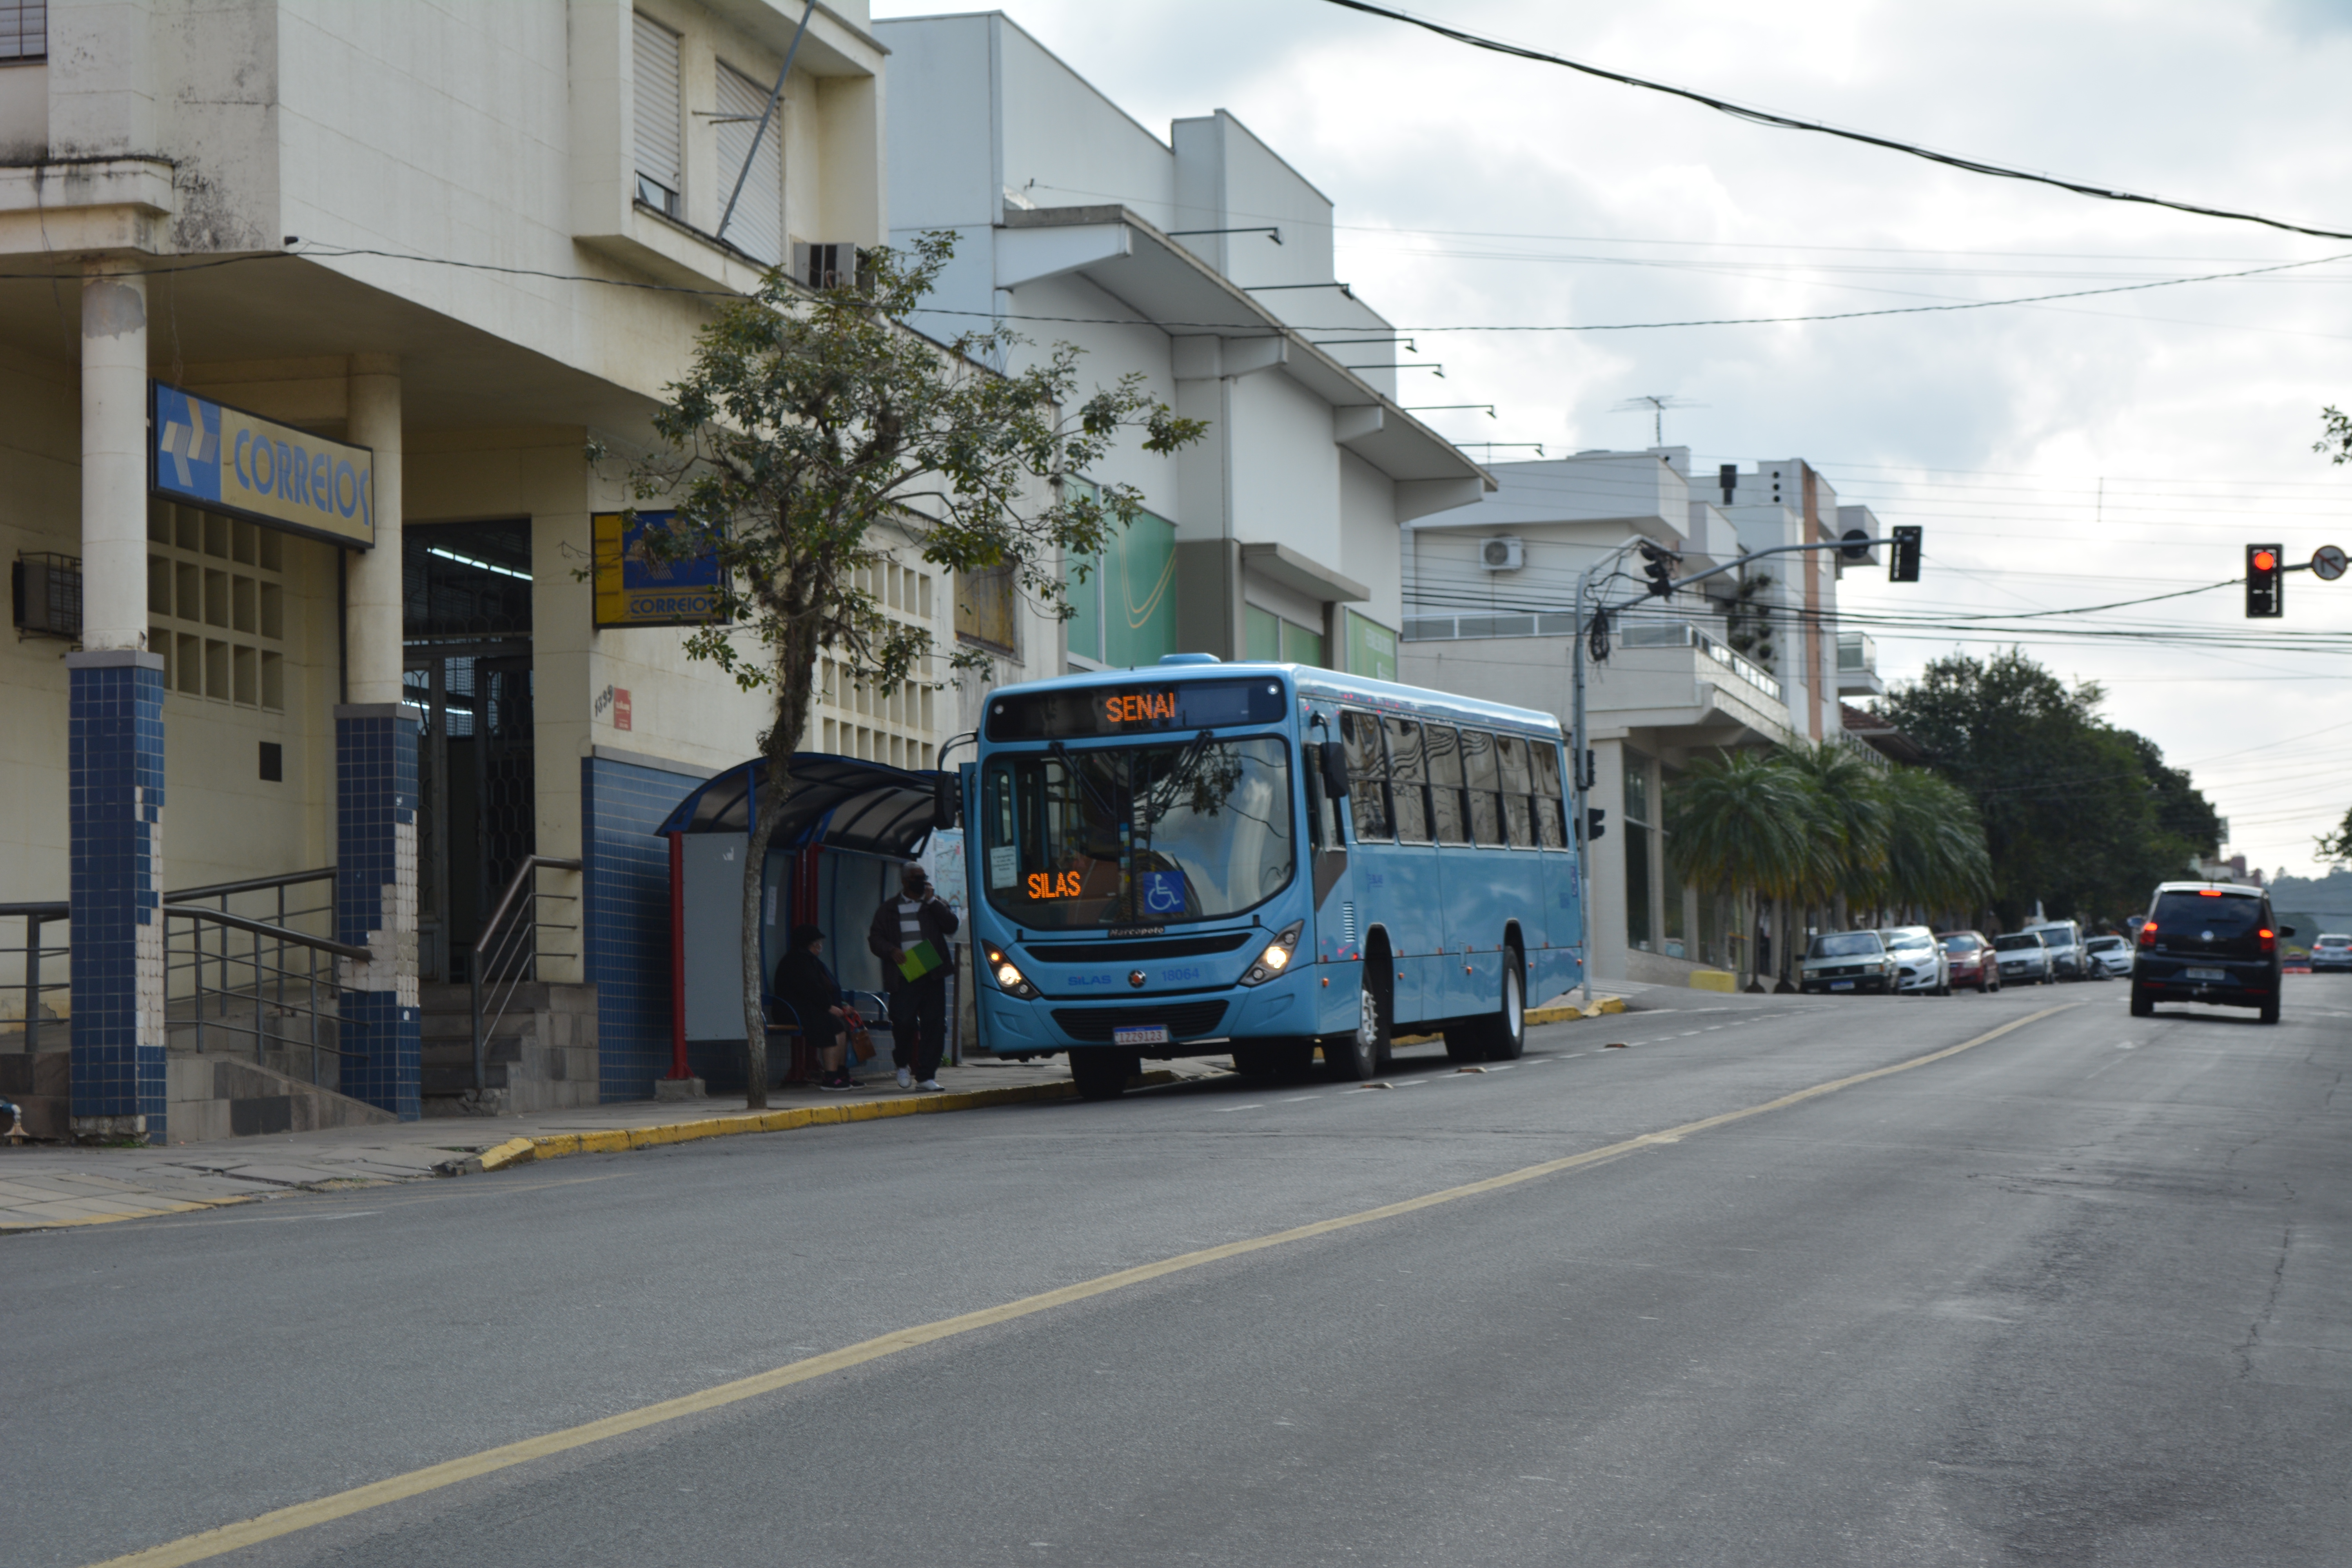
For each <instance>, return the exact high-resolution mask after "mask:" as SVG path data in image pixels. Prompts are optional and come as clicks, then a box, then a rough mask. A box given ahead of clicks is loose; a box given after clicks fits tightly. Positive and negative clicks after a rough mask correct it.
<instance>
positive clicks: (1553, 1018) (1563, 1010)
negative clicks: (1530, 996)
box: [1527, 1007, 1584, 1028]
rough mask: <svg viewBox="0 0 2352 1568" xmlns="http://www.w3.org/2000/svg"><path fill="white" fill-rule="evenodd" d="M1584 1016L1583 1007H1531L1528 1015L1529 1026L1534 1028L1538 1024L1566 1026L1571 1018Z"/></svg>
mask: <svg viewBox="0 0 2352 1568" xmlns="http://www.w3.org/2000/svg"><path fill="white" fill-rule="evenodd" d="M1583 1016H1584V1009H1583V1008H1581V1007H1530V1008H1528V1013H1527V1024H1528V1027H1529V1028H1533V1027H1535V1026H1537V1025H1538V1024H1565V1023H1567V1022H1568V1021H1569V1020H1570V1018H1581V1017H1583Z"/></svg>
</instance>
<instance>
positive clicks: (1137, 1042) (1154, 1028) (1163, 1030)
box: [1110, 1024, 1169, 1046]
mask: <svg viewBox="0 0 2352 1568" xmlns="http://www.w3.org/2000/svg"><path fill="white" fill-rule="evenodd" d="M1110 1043H1111V1044H1112V1045H1114V1046H1164V1045H1167V1044H1168V1043H1169V1040H1168V1026H1167V1025H1165V1024H1131V1025H1129V1026H1127V1027H1125V1028H1122V1029H1113V1030H1112V1031H1111V1032H1110Z"/></svg>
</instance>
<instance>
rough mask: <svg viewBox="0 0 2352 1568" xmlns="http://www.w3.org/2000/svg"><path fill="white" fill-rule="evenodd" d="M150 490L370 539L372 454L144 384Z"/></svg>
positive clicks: (289, 525) (364, 541) (321, 533)
mask: <svg viewBox="0 0 2352 1568" xmlns="http://www.w3.org/2000/svg"><path fill="white" fill-rule="evenodd" d="M147 429H148V449H147V455H148V476H149V479H148V482H149V488H150V489H152V490H153V492H154V493H155V494H156V495H159V496H162V497H163V498H164V499H165V500H177V501H185V502H187V503H189V504H190V505H192V506H201V507H205V508H206V509H208V510H213V511H220V512H226V513H227V514H229V515H230V516H232V517H241V518H245V519H247V521H252V522H257V523H259V524H261V525H262V526H263V527H264V528H276V529H282V530H284V531H287V532H289V533H307V534H309V535H310V536H311V537H313V538H316V539H323V540H326V541H328V542H331V543H334V544H341V545H345V546H349V547H353V548H357V549H360V550H367V549H371V548H373V546H374V544H375V454H374V453H373V452H371V451H370V450H368V448H366V447H353V446H351V445H349V444H347V443H345V442H341V441H330V440H328V439H326V438H325V437H322V436H314V435H312V434H311V433H310V431H307V430H298V429H296V428H295V427H294V426H290V425H280V424H278V422H277V421H276V420H273V419H264V418H262V417H261V416H259V415H257V414H247V412H246V411H245V410H244V409H242V408H231V407H229V406H228V405H226V404H224V403H215V402H213V401H212V400H211V399H209V398H204V397H198V396H197V395H195V394H194V393H192V392H183V391H181V390H180V389H179V388H178V387H176V386H166V385H165V384H163V383H162V382H160V381H157V382H150V383H149V384H148V421H147Z"/></svg>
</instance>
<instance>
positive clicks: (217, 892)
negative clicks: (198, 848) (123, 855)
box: [163, 866, 335, 904]
mask: <svg viewBox="0 0 2352 1568" xmlns="http://www.w3.org/2000/svg"><path fill="white" fill-rule="evenodd" d="M334 875H335V868H333V867H332V866H321V867H320V868H318V869H317V870H315V871H282V872H280V873H278V875H277V876H275V877H248V878H247V879H245V880H243V881H241V882H215V883H214V884H213V885H212V886H211V887H209V888H180V889H175V890H173V891H172V892H168V893H165V894H164V895H163V901H164V902H165V903H171V904H176V903H180V902H182V901H184V900H188V899H224V898H226V897H228V896H229V895H230V894H231V893H257V892H259V891H261V889H264V888H290V887H292V886H294V885H295V884H296V883H298V882H324V881H330V880H331V879H333V877H334Z"/></svg>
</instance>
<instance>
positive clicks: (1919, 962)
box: [1878, 926, 1952, 996]
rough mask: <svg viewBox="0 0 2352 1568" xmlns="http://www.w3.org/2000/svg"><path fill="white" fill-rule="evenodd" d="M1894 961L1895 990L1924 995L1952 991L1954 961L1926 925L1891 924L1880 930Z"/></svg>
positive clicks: (1948, 993) (1882, 939) (1882, 940)
mask: <svg viewBox="0 0 2352 1568" xmlns="http://www.w3.org/2000/svg"><path fill="white" fill-rule="evenodd" d="M1878 938H1879V940H1880V941H1881V942H1885V944H1886V952H1887V954H1888V956H1889V957H1891V958H1893V959H1894V960H1895V990H1896V991H1898V992H1910V993H1913V994H1918V995H1923V996H1949V995H1950V994H1952V971H1951V961H1950V960H1949V959H1948V958H1946V957H1945V956H1944V950H1943V947H1942V945H1941V944H1939V943H1938V942H1937V941H1936V933H1935V932H1934V931H1929V930H1928V929H1927V927H1926V926H1889V927H1887V928H1886V929H1885V931H1880V932H1879V933H1878Z"/></svg>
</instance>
